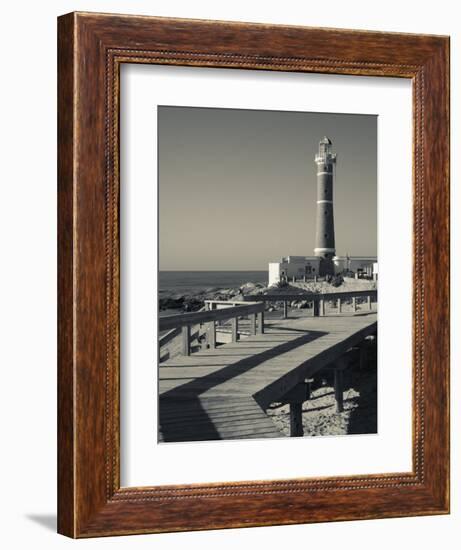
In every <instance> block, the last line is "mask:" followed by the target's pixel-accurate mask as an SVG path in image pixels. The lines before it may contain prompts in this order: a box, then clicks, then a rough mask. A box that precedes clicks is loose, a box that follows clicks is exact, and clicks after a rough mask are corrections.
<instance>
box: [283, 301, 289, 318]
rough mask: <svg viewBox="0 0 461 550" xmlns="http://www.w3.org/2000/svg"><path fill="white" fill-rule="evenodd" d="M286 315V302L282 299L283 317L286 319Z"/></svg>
mask: <svg viewBox="0 0 461 550" xmlns="http://www.w3.org/2000/svg"><path fill="white" fill-rule="evenodd" d="M287 317H288V302H287V301H286V300H283V318H284V319H286V318H287Z"/></svg>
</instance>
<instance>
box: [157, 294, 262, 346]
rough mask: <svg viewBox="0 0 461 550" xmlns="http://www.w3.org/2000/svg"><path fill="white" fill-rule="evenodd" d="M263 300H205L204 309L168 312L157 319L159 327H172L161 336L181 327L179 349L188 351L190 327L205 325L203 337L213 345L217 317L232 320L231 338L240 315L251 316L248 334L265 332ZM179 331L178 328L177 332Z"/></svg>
mask: <svg viewBox="0 0 461 550" xmlns="http://www.w3.org/2000/svg"><path fill="white" fill-rule="evenodd" d="M264 307H265V306H264V303H263V302H261V301H257V302H254V303H253V302H251V303H250V302H248V301H245V302H232V301H228V302H221V301H214V300H207V302H206V308H207V309H206V310H205V311H196V312H193V313H181V314H178V315H169V316H167V317H161V318H160V319H159V331H161V332H162V331H166V330H168V331H171V333H168V334H167V335H164V336H163V337H162V338H163V340H164V341H165V340H167V341H168V340H169V339H170V337H169V335H170V334H171V335H174V336H173V337H175V336H177V335H178V334H179V330H180V331H181V353H182V354H183V355H190V353H191V341H192V334H191V327H193V326H195V325H201V326H202V325H207V327H206V337H207V344H208V345H209V346H210V347H212V348H214V347H216V323H217V322H219V321H229V320H230V322H231V338H232V342H236V341H237V339H238V330H239V328H238V322H239V319H240V318H242V317H248V318H249V320H250V334H257V333H259V334H263V333H264ZM177 331H178V332H177Z"/></svg>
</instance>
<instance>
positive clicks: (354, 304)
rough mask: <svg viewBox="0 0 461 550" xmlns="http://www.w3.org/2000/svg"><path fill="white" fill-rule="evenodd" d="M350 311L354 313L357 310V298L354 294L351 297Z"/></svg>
mask: <svg viewBox="0 0 461 550" xmlns="http://www.w3.org/2000/svg"><path fill="white" fill-rule="evenodd" d="M352 311H354V313H355V312H356V311H357V298H356V297H355V296H353V297H352Z"/></svg>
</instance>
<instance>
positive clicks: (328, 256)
mask: <svg viewBox="0 0 461 550" xmlns="http://www.w3.org/2000/svg"><path fill="white" fill-rule="evenodd" d="M315 163H316V164H317V229H316V236H315V248H314V254H315V255H316V256H317V257H319V258H320V265H319V275H321V276H322V275H334V272H335V267H334V264H333V257H334V256H335V225H334V219H333V177H334V170H333V167H334V165H335V164H336V154H335V153H332V151H331V141H330V140H329V139H328V138H327V137H324V138H323V139H322V140H320V142H319V152H318V153H317V154H316V155H315Z"/></svg>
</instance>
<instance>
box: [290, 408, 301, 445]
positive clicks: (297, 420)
mask: <svg viewBox="0 0 461 550" xmlns="http://www.w3.org/2000/svg"><path fill="white" fill-rule="evenodd" d="M303 435H304V430H303V404H302V402H301V403H290V437H302V436H303Z"/></svg>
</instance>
